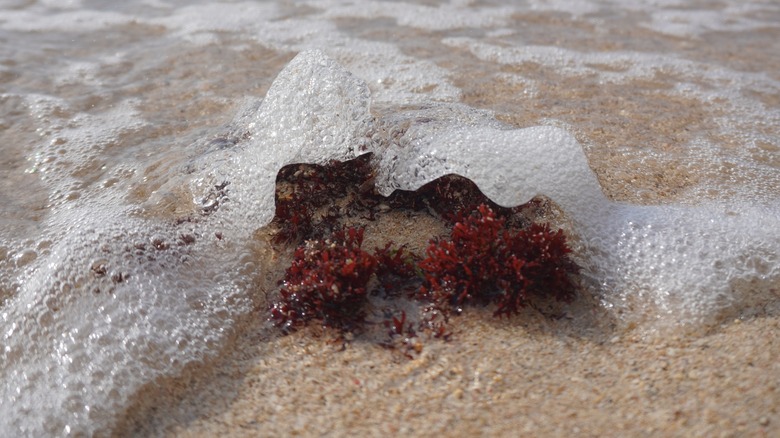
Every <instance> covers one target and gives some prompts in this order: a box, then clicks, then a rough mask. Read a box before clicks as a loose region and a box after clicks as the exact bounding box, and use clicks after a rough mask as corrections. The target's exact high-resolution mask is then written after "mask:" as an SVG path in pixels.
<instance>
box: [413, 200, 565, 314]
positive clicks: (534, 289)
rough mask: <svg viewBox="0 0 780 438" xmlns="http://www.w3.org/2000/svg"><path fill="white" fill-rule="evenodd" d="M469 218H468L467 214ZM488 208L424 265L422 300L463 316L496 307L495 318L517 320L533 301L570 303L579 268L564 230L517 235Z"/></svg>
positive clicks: (431, 252)
mask: <svg viewBox="0 0 780 438" xmlns="http://www.w3.org/2000/svg"><path fill="white" fill-rule="evenodd" d="M461 216H463V214H461ZM505 225H506V219H505V218H503V217H499V216H497V215H496V213H495V212H494V211H493V210H492V209H491V208H490V207H489V206H487V205H486V204H481V205H479V206H478V207H477V209H476V210H475V211H474V212H472V213H471V214H470V215H468V216H466V217H464V218H462V220H459V221H456V223H455V225H454V226H453V228H452V232H451V233H450V238H449V239H439V240H432V241H431V242H430V245H429V246H428V249H427V251H426V254H427V258H425V259H424V260H422V261H421V262H420V263H419V267H420V269H421V270H422V272H423V276H424V283H423V285H422V286H421V287H420V293H419V295H418V296H419V297H420V298H423V299H428V300H430V301H433V302H434V303H436V304H439V305H448V306H451V307H454V308H455V309H456V311H460V309H461V306H462V305H464V304H466V303H483V304H488V303H494V304H496V306H497V308H496V310H495V312H494V315H495V316H504V315H506V316H511V315H512V314H516V313H518V312H519V310H520V309H521V308H523V307H525V306H526V305H528V304H529V299H530V298H531V297H532V296H539V297H545V296H552V297H553V298H555V299H557V300H560V301H566V302H569V301H571V300H572V299H573V298H574V285H573V284H572V282H571V280H570V277H569V274H572V273H575V272H576V271H577V266H576V264H574V262H573V261H572V260H571V259H570V258H569V256H568V254H569V253H570V252H571V249H570V248H569V247H568V245H567V244H566V238H565V236H564V234H563V232H562V231H561V230H558V231H557V232H553V231H552V230H551V229H550V227H549V225H546V224H544V225H539V224H532V225H531V226H530V227H528V228H525V229H522V230H519V231H516V232H513V231H511V230H509V229H507V228H506V226H505Z"/></svg>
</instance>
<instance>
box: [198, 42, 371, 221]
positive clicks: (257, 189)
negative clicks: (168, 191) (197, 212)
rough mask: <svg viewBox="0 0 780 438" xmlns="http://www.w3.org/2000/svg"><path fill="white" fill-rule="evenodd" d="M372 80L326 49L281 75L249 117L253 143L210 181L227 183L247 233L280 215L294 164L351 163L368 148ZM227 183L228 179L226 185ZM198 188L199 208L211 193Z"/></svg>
mask: <svg viewBox="0 0 780 438" xmlns="http://www.w3.org/2000/svg"><path fill="white" fill-rule="evenodd" d="M369 104H370V100H369V91H368V87H367V86H366V84H365V82H363V81H362V80H360V79H358V78H357V77H355V76H353V75H352V74H351V73H349V72H348V71H346V70H344V69H343V68H342V67H340V66H339V65H338V64H337V63H336V62H335V61H333V60H332V59H331V58H329V57H327V56H326V55H325V54H324V53H323V52H321V51H319V50H313V51H306V52H302V53H300V54H299V55H298V56H296V57H295V58H294V59H293V60H292V61H290V63H289V64H288V65H287V67H285V69H284V70H283V71H282V72H281V73H279V76H278V77H277V78H276V80H275V81H274V83H273V85H272V86H271V88H270V89H269V90H268V94H267V95H266V98H265V100H264V101H263V103H262V105H261V106H260V108H259V110H258V111H257V112H256V113H254V114H248V115H247V116H246V120H243V121H239V124H246V128H247V133H248V135H249V136H250V139H249V140H248V141H247V142H246V143H245V145H243V147H242V149H241V151H240V152H239V153H238V154H233V155H231V157H230V159H228V160H227V161H226V163H225V164H224V165H223V166H221V167H220V168H218V169H216V171H215V172H214V173H213V174H212V176H211V181H212V182H213V183H214V184H219V183H220V182H224V181H228V182H229V183H230V188H231V195H230V196H231V201H236V202H235V205H236V206H237V207H236V208H233V209H232V210H231V213H230V215H231V217H232V219H233V220H234V221H235V223H237V224H239V225H240V227H241V228H243V227H251V226H253V225H254V226H261V225H264V224H266V223H268V222H270V220H271V219H272V217H273V213H274V187H275V182H276V174H277V173H278V172H279V170H280V169H281V168H282V167H283V166H285V165H287V164H291V163H299V162H307V163H326V162H328V161H331V160H341V161H343V160H348V159H351V158H354V157H356V156H358V155H360V154H362V153H364V152H366V150H367V145H368V143H369V141H370V138H369V137H368V136H369V135H370V132H371V130H372V126H373V120H374V119H373V116H372V115H371V113H370V110H369ZM219 180H222V181H219ZM210 186H211V185H210V184H204V183H203V182H202V181H197V182H196V187H195V192H196V202H197V200H198V199H203V197H204V196H205V193H203V189H204V188H208V187H210Z"/></svg>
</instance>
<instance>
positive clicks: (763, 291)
mask: <svg viewBox="0 0 780 438" xmlns="http://www.w3.org/2000/svg"><path fill="white" fill-rule="evenodd" d="M385 122H386V123H387V126H386V127H385V129H386V130H387V131H388V132H390V133H391V135H390V137H391V138H392V142H391V143H390V145H389V147H388V148H387V149H386V150H385V151H384V156H383V157H382V160H381V163H382V164H381V168H380V170H379V174H378V177H377V181H378V184H379V185H380V188H381V190H382V191H383V192H384V194H389V193H390V192H392V191H393V190H395V189H404V190H415V189H417V188H419V187H420V186H422V185H424V184H425V183H427V182H429V181H431V180H433V179H435V178H438V177H440V176H443V175H446V174H451V173H454V174H458V175H462V176H465V177H467V178H469V179H471V180H473V181H474V182H475V183H476V184H477V185H478V186H479V187H480V189H481V190H482V191H483V192H484V193H485V194H486V195H487V196H489V197H490V198H491V199H493V200H494V201H495V202H497V203H499V204H502V205H505V206H514V205H519V204H522V203H525V202H527V201H529V200H530V199H531V198H533V197H534V196H536V195H545V196H547V197H549V198H551V199H552V200H554V201H555V202H556V203H557V204H558V205H559V206H560V207H561V208H562V209H563V210H564V212H565V214H566V215H567V216H568V218H569V219H570V221H571V222H572V224H573V232H574V233H575V234H576V235H577V236H578V237H579V239H581V241H582V243H583V247H582V250H581V253H582V254H581V255H582V256H583V257H584V260H585V261H584V264H585V267H586V270H585V274H586V275H588V276H590V277H591V278H593V279H595V280H596V281H597V282H598V283H600V284H601V290H600V291H599V292H598V293H599V294H600V296H602V299H603V301H604V302H605V303H606V304H607V305H608V306H611V307H614V308H615V309H616V311H617V312H618V313H622V314H623V315H622V316H621V318H622V319H623V320H627V321H633V322H649V321H656V322H657V323H654V324H651V326H650V327H651V328H657V327H661V326H674V325H680V324H682V325H686V326H689V327H691V328H694V329H696V328H701V327H703V326H706V325H708V324H712V323H715V322H717V321H718V320H720V319H722V318H723V317H724V316H727V315H730V314H734V313H738V312H740V311H742V310H745V309H749V308H751V307H754V306H760V305H761V303H766V302H768V301H769V300H771V299H772V294H771V292H770V291H771V288H772V287H773V286H772V285H773V284H776V283H777V282H778V280H780V270H779V269H778V262H779V261H780V260H779V259H778V253H777V248H780V232H779V231H778V230H780V221H778V219H777V218H778V216H779V215H778V213H779V212H778V209H777V205H778V204H777V202H773V200H771V199H769V200H766V199H765V201H764V203H762V204H753V205H746V204H745V203H740V202H732V203H729V204H709V205H699V206H639V205H630V204H622V203H616V202H612V201H609V200H608V199H607V198H606V197H605V196H604V195H603V193H602V192H601V188H600V185H599V183H598V181H597V179H596V177H595V175H594V174H593V172H592V171H591V169H590V167H589V166H588V163H587V159H586V157H585V155H584V153H583V151H582V147H581V146H580V145H579V144H578V143H577V141H576V140H575V139H574V138H573V136H572V135H570V134H569V133H568V132H566V131H564V130H562V129H560V128H556V127H552V126H541V127H532V128H525V129H511V128H509V127H507V126H502V125H500V124H498V123H496V122H495V121H491V120H488V118H487V115H486V114H485V113H482V112H477V111H474V110H471V109H469V108H467V107H463V106H454V105H445V104H442V105H438V106H434V107H431V108H425V109H421V110H417V111H410V112H406V113H401V114H397V115H394V116H391V117H388V118H387V119H386V120H385ZM394 132H395V133H398V134H397V135H392V133H394Z"/></svg>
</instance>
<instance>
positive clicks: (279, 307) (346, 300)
mask: <svg viewBox="0 0 780 438" xmlns="http://www.w3.org/2000/svg"><path fill="white" fill-rule="evenodd" d="M362 243H363V229H362V228H347V229H344V230H340V231H337V232H336V233H334V234H333V237H332V238H331V239H327V240H310V241H307V242H306V243H305V244H304V245H301V246H299V247H298V249H297V250H296V251H295V256H294V259H293V262H292V264H291V265H290V267H289V268H287V271H286V273H285V277H284V280H283V282H282V289H281V291H280V295H281V296H280V298H281V299H280V300H279V301H278V302H277V303H275V304H273V306H272V307H271V319H272V320H273V321H274V322H275V323H276V324H277V325H278V326H281V327H284V328H285V329H292V328H295V327H298V326H302V325H305V324H307V323H308V322H309V321H311V320H319V321H321V322H322V324H323V325H324V326H326V327H334V328H339V329H343V330H350V329H352V328H355V327H357V326H358V325H359V324H361V323H362V322H363V320H364V319H365V310H364V308H363V307H364V304H365V301H366V295H367V290H366V287H367V285H368V281H369V279H370V278H371V275H373V273H374V271H375V270H376V263H377V262H376V258H374V257H373V256H372V255H371V254H369V253H367V252H365V251H363V250H362V249H361V248H360V246H361V245H362Z"/></svg>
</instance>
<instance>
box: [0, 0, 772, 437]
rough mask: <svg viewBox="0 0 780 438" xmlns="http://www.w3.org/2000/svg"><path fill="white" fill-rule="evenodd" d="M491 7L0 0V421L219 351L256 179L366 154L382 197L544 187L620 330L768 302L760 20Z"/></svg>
mask: <svg viewBox="0 0 780 438" xmlns="http://www.w3.org/2000/svg"><path fill="white" fill-rule="evenodd" d="M503 3H504V2H490V1H476V2H473V1H472V2H469V1H450V2H437V1H428V2H417V3H414V4H412V3H400V2H360V3H358V4H357V5H351V4H349V3H348V2H339V1H329V0H322V1H301V2H259V3H216V2H199V3H197V4H196V3H194V2H167V1H154V0H149V1H140V2H136V3H131V4H125V5H107V4H104V3H103V2H90V1H70V2H52V1H41V2H33V1H3V2H0V41H2V44H0V148H2V159H0V184H1V185H2V186H1V187H2V189H1V190H0V224H1V228H0V229H2V232H0V305H2V307H1V308H0V316H2V323H1V324H2V338H0V339H1V341H0V347H1V348H2V350H0V354H1V355H2V360H0V375H2V381H3V384H2V386H0V391H1V392H2V396H0V418H1V419H2V420H0V430H2V431H4V432H6V434H17V433H20V432H21V433H24V434H29V435H40V434H42V433H46V434H68V433H77V432H86V433H91V432H95V431H102V430H107V429H110V428H111V427H112V425H113V424H114V422H115V421H116V416H117V415H118V414H119V413H120V412H121V411H122V410H123V409H124V408H125V407H126V404H127V401H128V400H129V399H130V397H132V396H133V395H134V394H135V392H136V391H138V390H139V388H141V387H142V386H143V385H144V384H145V383H148V382H151V381H153V380H154V379H156V378H159V377H160V376H170V375H175V374H176V373H178V372H180V370H182V369H183V368H184V367H185V366H186V365H187V364H191V363H198V362H200V361H202V360H204V358H207V357H208V356H210V355H213V354H216V353H217V352H218V351H219V349H220V348H221V346H223V345H224V344H225V342H227V339H228V338H229V337H230V336H231V334H232V333H233V332H234V331H235V330H236V324H237V321H240V320H241V319H242V318H243V317H244V316H245V315H246V314H247V312H248V311H249V310H250V309H251V298H250V290H251V285H252V284H253V282H254V281H255V278H256V276H257V275H260V274H258V273H257V271H258V269H259V268H262V267H261V266H258V260H257V258H256V256H255V255H254V253H255V251H256V248H254V247H252V244H250V243H247V240H248V237H250V236H251V235H252V233H253V232H254V231H255V230H256V229H257V228H259V227H260V226H262V225H264V224H265V223H266V222H267V221H268V220H269V219H270V217H271V215H272V200H273V197H272V195H273V181H274V177H275V173H276V171H277V170H278V168H279V167H281V166H282V165H283V164H286V163H289V162H296V161H323V160H326V159H330V158H338V159H344V158H349V157H352V156H354V155H355V154H357V153H361V152H362V151H363V150H364V149H365V150H369V149H370V150H373V151H374V152H375V153H376V154H377V155H378V156H380V157H381V158H382V160H383V163H384V164H383V167H382V168H381V170H380V177H379V181H380V184H382V187H383V188H384V190H385V191H386V192H389V191H390V190H391V189H393V188H406V189H409V188H414V187H417V186H419V185H421V184H423V183H424V182H426V181H428V180H430V179H431V178H434V177H436V176H439V175H441V174H444V173H450V172H456V173H461V174H464V175H465V176H468V177H470V178H472V179H473V180H474V181H475V182H477V183H478V184H479V185H480V187H481V188H482V189H483V190H484V191H485V193H487V194H488V195H489V196H491V197H493V198H494V200H496V201H497V202H499V203H503V204H518V203H522V202H525V201H527V200H528V199H530V197H533V196H534V195H537V194H543V195H546V196H548V197H550V198H551V199H552V200H553V201H555V202H556V203H557V204H558V205H559V206H560V207H561V208H562V209H563V211H564V213H565V214H566V215H567V216H568V217H569V219H570V221H571V223H572V224H573V225H572V230H571V231H572V232H574V233H576V234H577V236H579V237H580V238H581V241H582V246H581V248H579V256H580V257H581V259H582V260H583V263H584V264H585V265H586V268H587V270H586V274H587V275H588V276H589V277H590V278H592V279H593V280H594V281H593V283H594V288H595V290H594V293H595V294H597V296H599V297H600V298H601V301H602V303H603V305H604V306H606V307H607V308H609V309H612V310H611V311H613V312H614V313H615V314H616V315H617V316H618V317H619V318H621V319H624V320H626V321H631V322H632V323H638V324H646V325H648V327H656V326H659V325H663V326H670V325H671V326H672V327H683V326H685V327H691V326H692V327H702V326H709V325H711V324H715V323H717V322H718V321H720V320H722V319H723V318H726V317H730V316H734V315H739V314H755V313H760V312H762V311H766V310H764V309H767V308H772V307H773V306H774V307H776V305H775V304H776V303H777V300H778V298H777V290H778V284H779V283H780V270H779V269H778V266H779V264H778V248H780V231H778V230H780V226H778V225H780V224H778V219H777V217H778V216H780V214H778V208H779V207H778V199H780V132H778V131H780V73H778V72H780V58H778V57H777V56H776V53H779V52H780V25H778V23H780V6H778V5H776V4H774V3H772V2H750V3H744V2H737V1H732V2H717V3H714V2H675V1H652V2H643V3H642V4H639V5H631V6H627V5H624V4H623V3H625V2H595V1H594V2H565V1H547V2H543V1H528V2H517V3H516V4H515V5H513V6H505V5H503ZM307 50H321V51H322V52H305V54H304V55H303V56H301V57H298V58H296V61H295V62H294V63H293V64H292V65H291V66H289V67H287V70H285V72H284V73H282V74H281V75H280V80H279V81H277V82H276V83H275V85H274V88H273V89H271V84H272V82H273V81H274V78H275V77H276V76H277V74H279V72H280V71H282V69H283V68H285V66H286V65H288V62H289V61H290V60H292V59H293V58H294V57H295V55H296V54H298V53H299V52H302V51H307ZM350 72H351V74H350ZM269 89H271V90H270V91H269ZM266 93H268V96H267V97H265V96H266ZM225 183H228V184H227V185H225Z"/></svg>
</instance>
